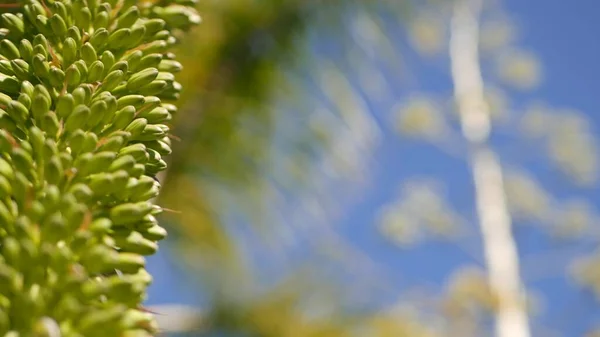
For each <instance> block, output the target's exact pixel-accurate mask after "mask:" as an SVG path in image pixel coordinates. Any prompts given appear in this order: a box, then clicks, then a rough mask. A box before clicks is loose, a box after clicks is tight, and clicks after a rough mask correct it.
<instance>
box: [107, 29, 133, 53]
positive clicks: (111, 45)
mask: <svg viewBox="0 0 600 337" xmlns="http://www.w3.org/2000/svg"><path fill="white" fill-rule="evenodd" d="M130 35H131V29H129V28H121V29H117V30H115V31H114V32H112V33H111V34H110V36H109V37H108V41H107V43H106V48H108V49H115V50H116V49H119V48H121V47H122V46H124V45H125V42H126V41H127V39H128V38H129V36H130Z"/></svg>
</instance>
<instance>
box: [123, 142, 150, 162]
mask: <svg viewBox="0 0 600 337" xmlns="http://www.w3.org/2000/svg"><path fill="white" fill-rule="evenodd" d="M122 156H131V157H133V159H134V160H135V162H137V163H142V164H144V163H146V162H147V161H148V153H147V152H146V146H145V145H144V144H141V143H136V144H132V145H129V146H127V147H124V148H122V149H121V150H120V151H119V157H122Z"/></svg>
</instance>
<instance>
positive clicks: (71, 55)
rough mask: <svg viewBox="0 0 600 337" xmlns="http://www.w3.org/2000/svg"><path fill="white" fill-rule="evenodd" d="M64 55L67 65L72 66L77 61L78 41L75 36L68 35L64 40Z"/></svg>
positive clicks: (64, 61)
mask: <svg viewBox="0 0 600 337" xmlns="http://www.w3.org/2000/svg"><path fill="white" fill-rule="evenodd" d="M62 57H63V64H64V65H65V66H70V65H71V64H72V63H73V62H75V58H76V57H77V43H76V42H75V40H74V39H73V38H70V37H68V38H67V39H66V40H65V42H63V49H62Z"/></svg>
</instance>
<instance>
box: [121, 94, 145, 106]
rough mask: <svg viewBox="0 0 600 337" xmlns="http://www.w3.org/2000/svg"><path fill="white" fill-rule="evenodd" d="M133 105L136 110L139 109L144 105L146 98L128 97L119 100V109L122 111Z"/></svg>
mask: <svg viewBox="0 0 600 337" xmlns="http://www.w3.org/2000/svg"><path fill="white" fill-rule="evenodd" d="M128 105H132V106H133V107H134V108H136V110H137V109H139V108H140V107H141V106H142V105H144V96H142V95H127V96H123V97H121V98H119V99H117V109H121V108H123V107H125V106H128Z"/></svg>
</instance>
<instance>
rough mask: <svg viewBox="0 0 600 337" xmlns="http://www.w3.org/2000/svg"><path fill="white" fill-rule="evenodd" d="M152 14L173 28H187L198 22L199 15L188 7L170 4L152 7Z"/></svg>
mask: <svg viewBox="0 0 600 337" xmlns="http://www.w3.org/2000/svg"><path fill="white" fill-rule="evenodd" d="M153 11H154V14H156V15H157V16H158V17H160V18H161V19H163V20H165V21H166V22H167V24H168V25H169V26H171V27H174V28H187V27H189V26H192V25H197V24H199V23H200V21H201V20H200V16H199V15H198V13H196V11H195V10H194V9H192V8H190V7H185V6H177V5H171V6H167V7H159V6H156V7H154V8H153Z"/></svg>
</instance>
